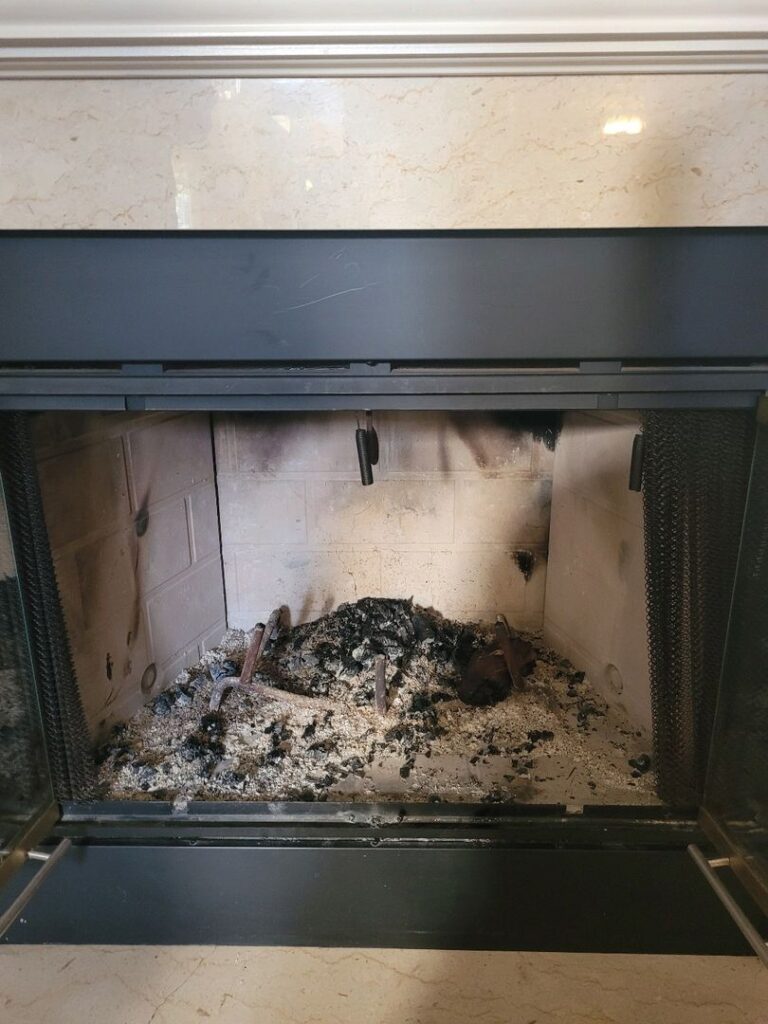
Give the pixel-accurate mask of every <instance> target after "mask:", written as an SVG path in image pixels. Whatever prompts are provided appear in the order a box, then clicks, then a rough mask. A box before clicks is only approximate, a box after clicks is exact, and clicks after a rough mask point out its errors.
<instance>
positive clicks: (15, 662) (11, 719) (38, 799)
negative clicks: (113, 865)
mask: <svg viewBox="0 0 768 1024" xmlns="http://www.w3.org/2000/svg"><path fill="white" fill-rule="evenodd" d="M55 820H56V809H55V804H54V798H53V792H52V788H51V780H50V774H49V770H48V763H47V759H46V753H45V741H44V732H43V723H42V719H41V714H40V704H39V700H38V695H37V687H36V681H35V674H34V668H33V662H32V657H31V652H30V638H29V633H28V626H27V620H26V615H25V609H24V604H23V601H22V596H21V590H20V587H19V579H18V571H17V563H16V558H15V555H14V549H13V541H12V537H11V531H10V526H9V522H8V513H7V505H6V497H5V489H4V486H3V478H2V474H0V884H2V883H4V882H5V881H6V879H7V878H8V877H9V876H10V875H11V874H12V873H13V872H15V870H16V869H17V868H18V867H20V866H21V864H23V863H24V861H25V860H26V858H27V853H28V851H29V850H30V849H31V848H32V847H33V846H34V845H35V843H36V842H37V840H38V839H39V838H41V837H42V836H44V835H45V834H46V833H47V832H48V831H50V827H51V825H52V824H53V823H54V821H55Z"/></svg>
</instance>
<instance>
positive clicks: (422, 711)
mask: <svg viewBox="0 0 768 1024" xmlns="http://www.w3.org/2000/svg"><path fill="white" fill-rule="evenodd" d="M281 619H282V622H281ZM462 698H463V699H462ZM648 746H649V740H648V737H647V736H646V735H645V734H644V733H643V731H642V730H639V729H637V728H635V727H633V726H632V724H631V723H630V722H629V721H628V720H627V719H626V716H625V715H624V714H623V712H622V711H621V709H619V708H615V707H612V706H608V705H607V704H606V703H605V701H603V700H602V699H601V698H600V697H599V696H598V694H597V693H596V692H595V691H594V690H593V688H592V687H591V686H590V684H589V682H588V680H586V679H585V678H584V673H581V672H577V671H576V670H575V669H574V668H573V666H572V665H570V663H569V662H567V661H566V660H565V659H562V658H560V657H559V655H557V653H556V652H554V651H552V650H549V649H547V648H545V647H543V646H542V645H541V644H540V643H537V641H536V638H534V637H531V636H520V637H518V636H517V635H516V634H514V632H510V631H509V630H508V629H507V628H506V624H504V625H503V626H502V625H500V624H498V623H497V624H496V626H495V627H494V626H490V625H483V624H478V623H473V624H467V623H461V622H456V621H452V620H449V619H446V618H444V617H443V616H441V615H440V614H439V613H438V612H436V611H434V610H433V609H426V608H422V607H420V606H418V605H415V604H413V603H412V602H411V601H406V600H399V599H382V598H364V599H362V600H360V601H357V602H354V603H350V604H343V605H340V606H339V607H338V608H337V609H336V610H335V611H334V612H332V613H330V614H329V615H326V616H324V617H323V618H321V619H318V620H316V621H314V622H310V623H305V624H302V625H298V626H294V627H292V628H291V627H289V626H287V625H286V624H285V616H284V614H283V615H282V616H281V615H279V614H278V612H275V614H274V616H273V618H272V619H270V621H269V622H268V623H267V624H266V626H262V625H261V624H259V625H258V626H257V627H256V628H255V629H254V631H252V632H250V633H247V632H244V631H240V630H230V631H229V632H228V633H227V635H226V636H225V638H224V640H223V642H222V645H221V646H220V647H219V648H217V649H215V650H213V651H211V652H209V653H208V654H207V655H206V656H205V658H204V659H203V660H202V661H201V662H200V663H199V664H198V665H196V666H195V667H194V668H192V669H190V670H188V671H186V672H184V673H182V675H181V676H180V677H179V678H178V679H177V681H176V683H175V685H174V686H173V687H172V688H170V689H169V690H166V691H165V692H164V693H162V694H160V695H159V696H158V697H156V698H155V699H154V700H153V701H152V703H151V704H149V705H147V706H146V707H144V708H143V709H142V710H141V711H139V712H138V713H137V714H136V715H135V716H134V717H133V718H132V719H131V720H130V721H129V722H127V723H125V724H124V725H122V726H119V727H117V728H116V729H115V730H114V732H113V735H112V736H111V737H110V740H109V742H108V743H107V744H106V745H105V746H104V747H103V748H102V750H101V751H100V755H99V760H100V769H99V770H100V781H101V789H102V794H103V796H105V797H110V798H112V799H128V798H136V797H137V796H138V797H143V798H145V799H163V800H169V799H173V798H175V797H177V796H182V797H185V798H187V799H201V800H202V799H211V800H268V801H280V800H285V801H324V800H332V801H345V800H354V801H361V802H377V801H391V800H394V801H401V802H424V801H451V802H471V803H480V802H506V801H512V802H514V801H517V802H536V803H570V804H573V803H590V802H591V803H595V802H603V803H624V804H626V803H651V802H655V799H656V798H655V793H654V781H653V773H652V771H649V770H648V769H649V768H650V767H651V766H650V759H649V758H648V755H647V753H646V751H647V749H648Z"/></svg>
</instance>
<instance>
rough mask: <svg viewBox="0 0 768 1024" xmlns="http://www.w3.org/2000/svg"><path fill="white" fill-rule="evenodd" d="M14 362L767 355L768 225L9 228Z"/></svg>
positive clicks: (3, 344) (2, 346) (1, 261)
mask: <svg viewBox="0 0 768 1024" xmlns="http://www.w3.org/2000/svg"><path fill="white" fill-rule="evenodd" d="M0 309H2V319H1V320H0V363H6V364H8V363H25V364H29V363H93V362H97V361H105V362H117V363H124V362H129V361H139V362H152V363H157V362H177V361H178V362H185V363H189V362H195V361H202V360H205V361H208V362H210V361H213V362H216V363H219V364H222V363H227V362H239V361H261V362H264V361H266V362H274V363H286V362H294V361H320V362H324V361H346V360H358V361H360V360H363V361H364V360H385V361H390V362H397V361H409V360H410V361H425V360H438V361H449V360H472V361H475V362H476V361H478V360H536V361H546V360H557V361H564V360H587V359H598V360H599V359H614V360H615V359H620V360H624V361H628V360H638V359H639V360H649V359H651V360H658V359H682V360H686V361H691V360H704V359H730V360H733V359H741V358H760V357H763V356H766V355H767V354H768V230H763V229H746V228H745V229H740V228H737V229H658V230H657V229H653V230H618V231H613V230H611V231H609V230H605V231H503V232H478V231H463V232H428V233H424V232H364V233H359V232H353V233H350V232H311V233H303V232H302V233H294V232H278V233H275V232H268V233H263V232H162V233H157V232H148V233H135V232H108V233H103V232H76V233H70V232H26V233H17V232H4V233H0Z"/></svg>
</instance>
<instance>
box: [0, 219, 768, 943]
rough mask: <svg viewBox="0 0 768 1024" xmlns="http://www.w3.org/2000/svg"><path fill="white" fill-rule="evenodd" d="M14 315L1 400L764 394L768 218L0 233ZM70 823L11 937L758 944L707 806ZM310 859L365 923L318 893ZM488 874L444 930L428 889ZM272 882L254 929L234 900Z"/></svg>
mask: <svg viewBox="0 0 768 1024" xmlns="http://www.w3.org/2000/svg"><path fill="white" fill-rule="evenodd" d="M0 308H2V309H3V323H2V327H0V410H3V409H5V410H30V411H34V410H41V409H75V410H76V409H80V410H83V409H93V410H195V409H197V410H216V411H228V410H229V411H234V410H272V411H293V410H303V411H306V410H315V409H318V410H320V409H449V410H460V409H467V410H488V409H499V410H555V409H647V408H707V407H710V408H749V407H753V406H756V404H757V401H758V399H759V397H760V396H761V395H762V394H764V393H765V392H766V391H767V390H768V336H766V324H768V230H766V229H756V228H733V229H654V230H597V231H591V230H590V231H493V232H490V231H483V232H479V231H472V232H303V233H300V232H181V233H179V232H0ZM214 339H215V341H214ZM56 834H57V835H58V836H61V837H67V838H70V839H72V840H73V842H74V843H75V845H76V850H75V854H74V855H73V856H70V857H68V858H65V861H64V866H63V871H64V874H63V876H62V881H61V884H56V885H54V884H53V883H48V887H47V889H46V892H47V897H46V899H42V898H38V899H36V900H35V901H33V903H32V904H31V905H30V907H29V908H28V909H27V911H25V918H26V923H25V924H24V925H23V926H22V925H21V924H17V925H16V926H15V927H14V928H13V929H12V930H11V932H10V933H9V940H10V941H82V942H87V941H95V942H153V941H154V942H205V941H216V942H223V943H226V942H238V941H246V942H254V943H272V942H304V943H306V944H339V945H356V944H357V945H365V944H369V945H377V944H378V945H388V944H391V945H442V946H445V947H450V946H452V945H460V946H463V947H465V948H510V949H512V948H528V949H532V948H536V949H561V950H564V949H581V950H595V951H598V950H602V951H636V952H652V951H655V952H691V953H693V952H724V953H744V952H746V951H747V946H746V944H745V943H744V942H743V940H742V939H741V938H740V936H739V935H738V933H737V932H736V931H735V929H733V928H732V926H731V924H730V921H729V919H728V918H727V916H726V914H725V912H724V911H723V910H722V909H721V908H720V906H719V904H718V903H717V901H716V900H715V899H714V897H713V896H712V893H711V892H710V891H709V889H708V888H707V886H706V884H705V883H704V882H703V880H702V879H701V878H700V877H699V876H698V875H697V874H696V873H695V870H694V869H693V867H692V866H691V865H690V863H689V861H688V858H687V855H686V853H685V849H686V847H687V845H688V844H690V843H701V842H703V841H704V840H703V837H702V835H701V833H700V832H699V829H698V826H697V824H696V821H695V809H691V810H690V812H689V813H688V812H672V811H670V810H665V809H658V808H654V809H653V810H643V809H638V810H637V811H634V810H633V811H631V812H628V810H627V809H626V808H617V809H610V808H600V809H585V810H584V811H583V812H582V813H579V814H572V813H568V809H567V808H564V807H538V808H537V807H526V808H522V809H520V808H510V807H505V806H501V807H494V806H482V807H464V808H456V807H449V806H444V807H435V808H432V807H429V808H426V809H425V808H424V807H405V806H404V807H397V808H392V807H362V806H356V805H355V806H351V805H334V806H331V805H324V806H322V807H320V806H319V805H296V804H294V805H235V804H228V805H226V807H224V806H222V805H213V804H206V805H198V804H192V805H189V806H188V807H186V808H179V807H173V806H172V805H166V804H150V803H143V804H142V803H135V804H130V805H126V804H115V805H105V804H86V803H83V802H76V803H72V804H69V805H65V806H64V807H63V808H62V817H61V820H60V823H59V825H58V827H57V830H56ZM544 851H546V853H547V856H546V857H545V858H543V859H542V858H539V859H538V860H537V859H536V857H535V856H534V855H535V854H537V853H541V852H544ZM299 852H301V853H302V857H293V856H292V854H295V853H299ZM289 854H290V855H289ZM281 856H282V859H281ZM158 858H159V859H158ZM163 858H165V860H163ZM302 858H304V859H302ZM361 858H362V859H361ZM366 858H370V859H371V860H370V867H369V868H365V867H364V866H362V865H364V863H365V862H366ZM430 858H432V861H430ZM438 859H439V861H440V864H441V866H440V868H439V870H437V875H436V876H435V877H436V879H437V880H436V881H435V883H434V885H430V871H431V870H432V869H431V868H430V863H432V864H435V865H436V864H437V863H438ZM577 862H578V863H577ZM609 862H610V863H609ZM162 864H165V867H162ZM195 864H198V865H199V867H190V865H195ZM574 865H576V867H575V868H574ZM59 870H62V869H59ZM158 870H159V871H160V874H161V875H162V877H163V879H164V883H165V884H166V886H170V890H168V892H165V895H164V892H163V891H161V890H158V889H157V888H156V887H155V888H153V889H152V891H151V893H149V891H148V890H147V888H146V880H147V878H148V877H150V876H151V874H152V872H153V871H158ZM574 870H575V872H576V873H575V874H574ZM263 871H264V872H266V874H262V872H263ZM366 871H367V872H368V873H367V874H366ZM115 872H116V873H115ZM174 872H177V873H178V876H179V877H180V878H183V879H184V881H183V883H182V889H183V900H182V896H181V893H182V890H180V889H178V888H177V889H174V883H173V876H174ZM198 872H200V874H198ZM313 872H314V873H315V874H316V875H317V877H322V878H323V879H325V883H326V884H327V885H328V886H330V891H331V892H332V893H335V898H337V900H339V901H344V900H348V899H349V900H352V901H356V907H357V911H358V912H357V913H356V914H352V915H350V914H349V913H348V912H347V911H346V910H345V911H344V912H339V913H336V914H334V913H333V911H329V905H328V903H327V900H325V901H324V900H320V901H317V900H314V899H312V898H310V899H309V900H308V897H307V885H308V878H310V877H311V876H312V873H313ZM486 872H487V880H486V882H484V883H483V884H482V885H480V890H481V891H482V898H481V899H480V904H479V906H478V909H477V913H474V912H473V911H472V908H471V907H468V908H466V910H467V914H466V918H465V920H464V924H463V925H462V926H461V927H458V928H457V929H454V930H453V931H452V930H451V927H450V926H449V923H448V922H447V921H446V920H445V919H444V918H442V917H441V916H440V913H439V911H438V909H437V906H436V904H435V902H434V898H435V889H436V890H437V893H438V895H442V897H444V898H446V899H447V898H448V897H449V896H450V893H451V886H452V885H453V884H455V885H457V886H458V888H459V889H460V890H461V891H462V892H464V893H465V894H467V893H470V892H471V881H472V878H475V880H476V882H478V880H479V879H480V878H481V877H482V876H483V874H484V873H486ZM21 878H22V879H23V873H22V876H21ZM264 878H267V879H268V882H267V883H266V884H267V890H265V893H264V900H265V902H263V903H262V904H261V910H262V912H263V911H264V908H265V907H266V908H267V910H268V912H265V913H263V914H262V917H261V918H259V917H258V908H257V907H255V906H254V904H253V901H252V900H251V899H250V898H248V899H243V898H242V894H243V892H244V891H245V890H246V889H249V888H253V887H254V886H261V885H262V882H263V879H264ZM562 878H567V880H568V885H570V886H571V887H572V888H573V887H574V886H576V888H577V889H578V898H577V899H575V901H574V900H572V899H570V898H569V896H568V890H567V889H564V888H563V885H562V884H561V883H560V881H559V880H560V879H562ZM606 878H608V879H609V884H608V885H607V887H606V884H605V880H606ZM649 878H652V879H654V882H653V884H652V885H651V886H650V888H649V889H647V898H643V897H642V896H639V894H640V893H641V892H642V891H643V885H644V883H646V881H647V879H649ZM196 879H197V880H196ZM211 879H214V880H216V879H218V882H216V883H215V884H214V888H213V890H212V888H211V886H212V882H211ZM409 879H411V881H412V880H413V879H416V880H417V881H418V885H416V886H415V887H414V886H413V885H412V884H411V882H410V881H409ZM579 879H580V881H579ZM657 883H658V884H657ZM216 885H218V888H216ZM84 887H85V888H87V889H91V890H92V892H93V893H94V894H95V895H94V898H93V899H92V900H85V901H84V893H83V888H84ZM269 887H271V889H270V888H269ZM494 887H495V888H494ZM169 892H170V896H169ZM212 892H213V893H217V894H218V895H217V896H214V895H212ZM494 893H495V894H496V898H494ZM126 894H128V895H126ZM212 899H218V901H219V905H215V904H212V902H211V901H212ZM302 900H304V901H305V903H307V900H308V905H307V906H304V905H303V904H302ZM156 901H160V903H162V908H163V909H162V917H163V922H164V924H163V926H162V927H159V926H158V916H157V906H158V903H157V902H156ZM281 907H282V910H283V921H281V917H280V910H281ZM537 907H538V910H537ZM590 907H591V908H592V911H593V912H592V913H591V915H590V911H589V908H590ZM190 908H191V909H190ZM393 908H395V909H394V913H395V917H394V918H393V916H392V915H393ZM398 908H399V911H400V914H401V918H400V919H399V920H398V919H397V909H398ZM499 908H501V909H502V910H503V913H502V914H501V915H500V916H499V913H498V909H499ZM329 914H330V919H329ZM585 915H586V916H585ZM285 921H288V922H290V926H288V925H286V926H285V927H284V926H283V924H284V922H285ZM377 922H378V923H377ZM542 922H543V924H542ZM702 922H704V924H703V925H702ZM212 923H213V924H215V928H214V927H213V924H212Z"/></svg>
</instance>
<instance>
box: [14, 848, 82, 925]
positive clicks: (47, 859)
mask: <svg viewBox="0 0 768 1024" xmlns="http://www.w3.org/2000/svg"><path fill="white" fill-rule="evenodd" d="M71 845H72V842H71V840H69V839H62V840H61V842H60V843H59V845H58V846H57V847H56V849H55V850H52V851H51V853H46V852H44V851H42V850H29V851H28V852H27V860H33V861H41V862H42V865H43V866H42V867H41V868H40V870H39V871H37V872H35V876H34V878H32V879H31V880H30V881H29V882H28V883H27V884H26V885H25V886H24V888H23V889H22V890H21V892H20V893H19V895H18V896H17V897H16V899H15V900H14V901H13V903H11V905H10V907H8V909H7V910H6V911H5V912H4V913H3V914H0V939H1V938H2V937H3V935H5V933H6V932H7V931H8V929H9V928H10V927H11V925H12V924H13V922H14V921H15V920H16V918H17V917H18V916H19V914H20V913H21V912H22V910H23V909H24V907H26V905H27V904H28V903H29V901H30V900H31V899H32V897H33V896H34V895H35V893H36V892H37V890H38V889H39V888H40V886H41V885H42V884H43V882H44V881H45V880H46V878H47V877H48V875H49V874H50V873H51V872H52V871H53V869H54V868H55V867H56V865H57V864H58V863H59V861H60V860H61V858H62V857H63V856H64V854H65V853H66V852H67V850H68V849H69V848H70V846H71Z"/></svg>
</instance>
